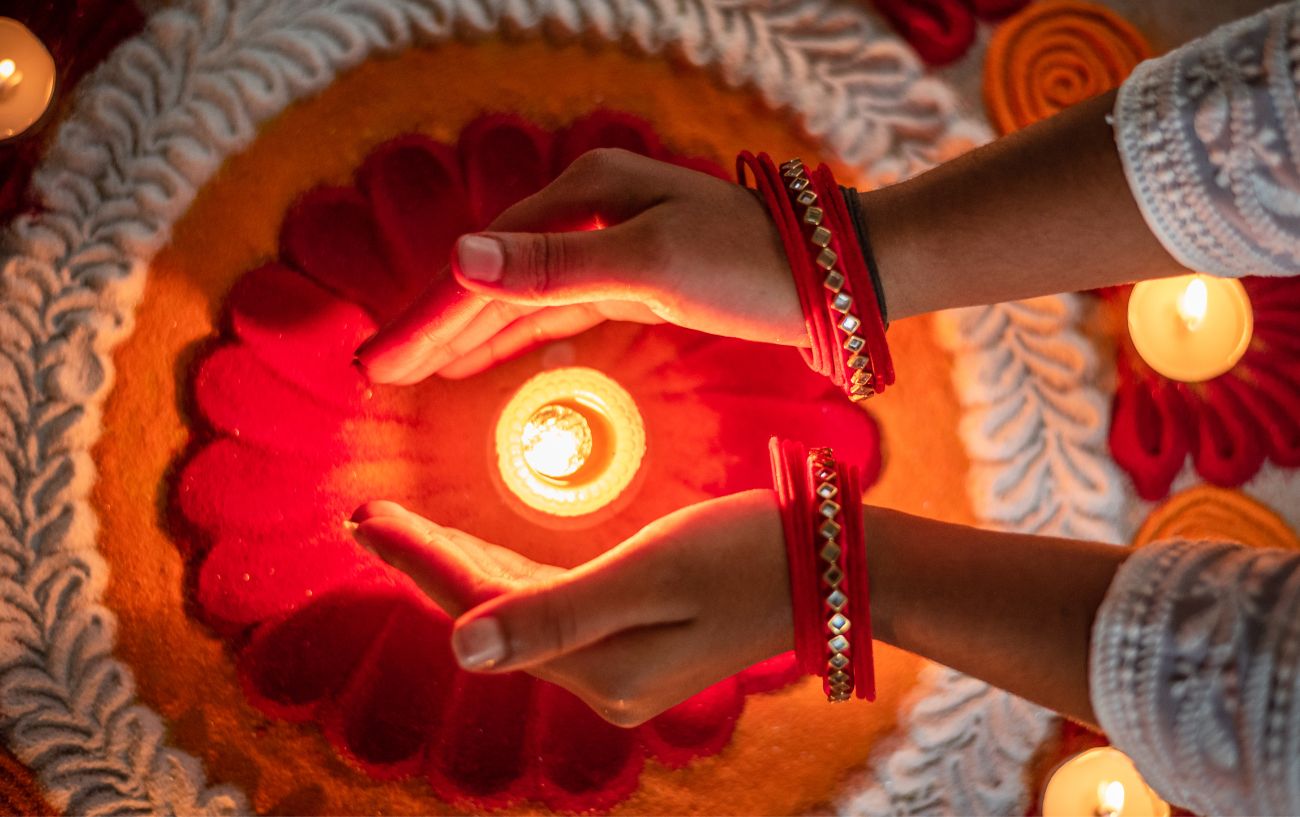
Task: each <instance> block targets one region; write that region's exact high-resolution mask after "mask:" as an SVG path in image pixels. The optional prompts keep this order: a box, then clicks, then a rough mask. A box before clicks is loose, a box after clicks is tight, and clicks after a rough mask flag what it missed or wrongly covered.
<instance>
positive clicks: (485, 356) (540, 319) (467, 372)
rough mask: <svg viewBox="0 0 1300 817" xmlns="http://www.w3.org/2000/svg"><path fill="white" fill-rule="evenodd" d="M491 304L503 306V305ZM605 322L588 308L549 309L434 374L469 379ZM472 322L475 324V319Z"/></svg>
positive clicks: (506, 330) (514, 326)
mask: <svg viewBox="0 0 1300 817" xmlns="http://www.w3.org/2000/svg"><path fill="white" fill-rule="evenodd" d="M494 303H501V304H504V302H503V301H496V302H494ZM486 311H487V310H484V312H486ZM480 317H482V315H480ZM604 320H605V316H604V315H602V314H600V313H599V312H597V311H596V310H595V309H593V308H592V307H591V306H590V305H588V304H573V305H570V306H555V307H548V308H545V309H542V310H541V311H539V312H534V313H532V314H530V315H526V316H524V317H522V318H520V319H519V320H517V321H515V322H514V323H511V324H510V325H508V326H506V327H505V329H502V330H500V331H499V332H496V333H495V334H492V335H490V336H488V337H487V338H486V339H485V340H482V341H481V342H480V343H479V344H478V345H477V346H475V347H472V348H469V349H466V350H465V351H464V352H463V353H462V354H461V355H460V357H458V358H457V359H455V360H453V361H451V362H449V363H447V364H446V365H445V366H443V367H442V368H441V369H438V370H437V372H438V374H439V375H440V376H442V377H446V378H450V379H452V380H458V379H460V378H464V377H470V376H471V375H476V374H478V373H479V372H481V371H483V370H485V369H488V368H490V367H492V366H494V365H496V364H497V363H500V362H501V361H503V360H508V359H509V358H512V357H514V356H515V355H519V354H522V353H523V352H526V351H528V350H529V349H531V348H533V347H534V346H539V345H541V344H543V343H547V342H549V341H552V340H559V339H560V338H568V337H572V336H574V335H577V334H580V333H582V332H585V331H587V330H588V329H590V328H591V327H593V326H596V325H597V324H600V323H602V322H603V321H604ZM475 322H476V323H477V322H478V321H477V319H476V321H475ZM466 334H468V330H466Z"/></svg>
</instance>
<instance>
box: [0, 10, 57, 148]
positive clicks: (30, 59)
mask: <svg viewBox="0 0 1300 817" xmlns="http://www.w3.org/2000/svg"><path fill="white" fill-rule="evenodd" d="M54 79H55V69H54V58H53V57H52V56H50V52H49V50H48V49H46V47H45V45H44V44H43V43H42V42H41V41H40V39H39V38H38V37H37V36H36V35H35V34H33V33H32V32H31V30H30V29H29V28H27V26H25V25H23V24H22V23H20V22H18V21H17V20H13V19H10V18H8V17H0V143H2V142H4V141H5V140H7V139H12V138H14V137H16V136H19V135H20V134H22V133H24V132H25V131H27V130H28V129H30V128H31V127H32V126H33V125H35V124H36V123H37V122H39V121H40V119H41V117H42V116H44V115H45V112H46V111H47V110H48V109H49V107H50V102H51V101H52V100H53V99H54Z"/></svg>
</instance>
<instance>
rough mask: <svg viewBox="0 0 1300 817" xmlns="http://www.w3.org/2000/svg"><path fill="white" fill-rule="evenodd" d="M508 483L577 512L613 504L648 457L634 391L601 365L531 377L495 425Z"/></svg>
mask: <svg viewBox="0 0 1300 817" xmlns="http://www.w3.org/2000/svg"><path fill="white" fill-rule="evenodd" d="M495 436H496V454H497V466H498V470H499V472H500V477H501V481H502V483H503V484H504V486H505V488H506V489H507V490H508V491H509V493H510V494H511V495H513V496H514V497H515V498H517V499H518V500H520V501H521V502H522V503H523V504H524V505H525V506H527V507H528V508H531V509H533V510H536V511H541V512H543V513H544V514H548V515H550V516H554V517H578V516H584V515H587V514H590V513H593V512H595V511H597V510H600V509H601V508H604V507H605V506H607V505H609V504H610V503H611V502H613V501H614V500H615V499H617V498H618V497H619V496H620V495H622V494H623V493H624V492H625V491H626V490H627V489H628V487H629V486H630V485H631V484H632V482H633V479H634V478H635V476H636V474H637V471H638V470H639V469H640V466H641V460H642V458H643V457H644V456H645V440H646V438H645V424H644V422H643V421H642V419H641V414H640V412H639V411H638V410H637V407H636V403H635V402H634V401H633V400H632V396H631V395H630V394H628V393H627V391H626V390H625V389H624V388H623V387H622V386H620V385H619V384H618V383H616V382H614V380H612V379H611V378H610V377H608V376H607V375H604V374H602V373H601V372H598V371H596V370H595V369H589V368H583V367H567V368H561V369H552V370H550V371H546V372H542V373H541V374H538V375H535V376H534V377H532V378H531V379H529V380H528V381H526V382H525V383H524V384H523V385H522V386H521V387H520V388H519V390H518V391H517V392H515V394H514V396H513V397H511V398H510V400H509V401H508V402H507V403H506V405H505V408H503V409H502V411H501V415H500V417H499V418H498V419H497V427H496V435H495Z"/></svg>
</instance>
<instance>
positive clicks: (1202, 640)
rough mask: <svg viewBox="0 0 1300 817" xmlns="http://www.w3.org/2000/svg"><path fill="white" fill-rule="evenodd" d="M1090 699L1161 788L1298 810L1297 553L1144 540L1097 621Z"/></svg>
mask: <svg viewBox="0 0 1300 817" xmlns="http://www.w3.org/2000/svg"><path fill="white" fill-rule="evenodd" d="M1090 672H1091V676H1092V677H1091V679H1090V686H1091V695H1092V705H1093V709H1094V710H1095V711H1096V713H1097V717H1098V720H1099V721H1100V723H1101V727H1102V728H1103V729H1104V730H1105V731H1106V734H1107V735H1108V736H1109V737H1110V740H1111V742H1112V743H1113V744H1114V745H1115V746H1116V747H1117V748H1119V749H1120V750H1121V751H1123V752H1125V753H1126V754H1128V755H1129V757H1131V758H1132V759H1133V762H1134V764H1135V765H1136V766H1137V768H1138V770H1139V771H1140V772H1141V773H1142V775H1143V776H1144V777H1145V778H1146V779H1147V782H1149V783H1150V784H1151V786H1152V788H1154V789H1155V790H1156V791H1157V792H1159V793H1160V795H1161V796H1162V797H1164V798H1165V799H1166V800H1168V801H1170V802H1172V803H1175V804H1177V805H1180V806H1183V807H1185V808H1188V809H1191V810H1192V811H1193V812H1195V813H1197V814H1257V815H1267V814H1290V815H1296V814H1300V553H1297V552H1294V551H1286V550H1269V549H1261V548H1247V547H1243V546H1241V545H1234V544H1228V543H1222V542H1190V541H1170V542H1163V543H1158V544H1152V545H1148V546H1146V547H1143V548H1140V549H1138V550H1137V551H1136V552H1135V553H1134V554H1133V555H1132V556H1130V557H1129V558H1128V560H1127V561H1126V562H1125V563H1124V565H1123V566H1122V567H1121V568H1120V570H1119V572H1118V573H1117V575H1116V577H1115V580H1114V582H1113V583H1112V584H1111V587H1110V590H1109V591H1108V592H1107V595H1106V599H1105V601H1104V602H1103V603H1102V606H1101V609H1100V610H1099V611H1098V614H1097V620H1096V623H1095V625H1094V627H1093V634H1092V656H1091V667H1090Z"/></svg>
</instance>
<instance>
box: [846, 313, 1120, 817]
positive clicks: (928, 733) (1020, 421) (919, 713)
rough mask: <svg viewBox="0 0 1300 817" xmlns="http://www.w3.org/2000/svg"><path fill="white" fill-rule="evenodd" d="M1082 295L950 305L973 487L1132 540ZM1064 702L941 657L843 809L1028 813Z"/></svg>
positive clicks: (1058, 529) (948, 338) (1078, 531)
mask: <svg viewBox="0 0 1300 817" xmlns="http://www.w3.org/2000/svg"><path fill="white" fill-rule="evenodd" d="M1086 306H1087V304H1086V302H1085V300H1084V298H1083V297H1082V296H1078V295H1054V296H1050V297H1046V298H1036V299H1034V300H1030V301H1021V302H1017V303H1008V304H998V305H995V306H986V307H976V308H971V309H963V310H955V311H952V312H949V313H945V314H943V315H940V316H939V318H938V321H939V329H940V335H941V338H942V340H943V342H944V345H945V346H946V347H947V348H948V349H949V351H951V352H952V353H953V358H954V359H953V380H954V385H955V387H956V391H957V399H958V401H959V402H960V403H961V408H962V420H961V428H960V434H961V439H962V443H963V445H964V446H965V448H966V451H967V453H968V455H969V457H970V461H971V472H970V477H969V480H970V485H969V494H970V497H971V501H972V503H973V505H974V510H975V513H976V515H977V516H979V517H980V518H981V519H983V520H984V521H985V522H986V523H987V524H989V525H992V526H996V527H1000V528H1004V529H1007V530H1015V531H1021V532H1024V533H1041V534H1050V535H1056V536H1069V537H1077V538H1081V539H1092V540H1097V541H1102V542H1111V543H1118V542H1120V541H1122V536H1121V532H1122V522H1121V520H1122V518H1123V515H1124V508H1125V494H1124V489H1123V485H1124V483H1123V481H1122V480H1121V478H1120V474H1119V470H1118V468H1117V467H1116V466H1115V464H1114V462H1112V460H1111V458H1110V453H1109V449H1108V446H1107V441H1106V432H1107V428H1108V426H1109V421H1110V416H1109V411H1108V408H1107V405H1108V397H1107V395H1105V394H1104V393H1103V392H1102V390H1101V389H1100V388H1099V387H1098V385H1097V384H1098V382H1099V381H1100V378H1099V377H1098V372H1097V368H1098V362H1097V356H1096V353H1095V351H1094V349H1093V347H1092V344H1091V343H1090V342H1089V341H1088V339H1087V338H1086V337H1085V335H1084V333H1083V330H1082V325H1083V322H1084V318H1085V316H1084V314H1083V312H1084V310H1085V308H1086ZM1055 720H1056V715H1054V714H1053V713H1051V712H1049V711H1047V710H1045V709H1042V708H1041V707H1038V706H1035V705H1033V704H1031V703H1029V702H1027V701H1025V700H1023V699H1021V698H1017V697H1015V696H1014V695H1011V694H1009V693H1006V692H1003V691H1001V690H999V689H996V688H994V687H991V686H989V685H988V684H985V683H983V682H981V681H976V680H975V679H973V678H970V677H968V676H965V675H962V674H960V673H957V672H954V671H952V670H950V669H947V668H944V667H939V666H931V667H928V668H927V669H926V670H925V671H924V673H923V676H922V681H921V684H920V686H919V687H918V688H917V690H916V692H915V693H914V703H913V707H912V709H911V710H910V718H909V723H908V724H907V726H906V727H905V731H904V734H903V735H902V737H901V739H899V740H898V741H897V742H896V743H894V744H893V745H891V746H888V747H884V748H883V749H882V751H881V752H879V753H877V756H876V758H875V760H876V762H875V765H874V767H873V774H874V776H875V779H874V785H872V786H870V787H869V788H868V789H867V790H866V791H864V792H862V793H860V794H857V795H854V796H852V797H850V798H847V799H846V800H845V801H844V802H843V803H842V804H841V807H840V811H841V813H853V814H859V813H868V814H883V813H889V814H981V815H984V814H987V815H996V814H1001V815H1006V814H1024V813H1025V810H1026V808H1027V807H1028V805H1029V802H1028V797H1029V796H1030V795H1031V794H1032V793H1031V792H1028V791H1026V789H1025V782H1026V781H1025V780H1024V779H1023V774H1024V770H1025V767H1026V764H1027V763H1028V762H1029V760H1030V759H1031V758H1032V757H1033V754H1034V752H1035V751H1036V749H1037V748H1038V745H1039V744H1040V743H1041V742H1042V741H1043V739H1044V738H1045V737H1047V735H1048V734H1049V731H1050V729H1051V727H1052V725H1053V724H1054V722H1055Z"/></svg>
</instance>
